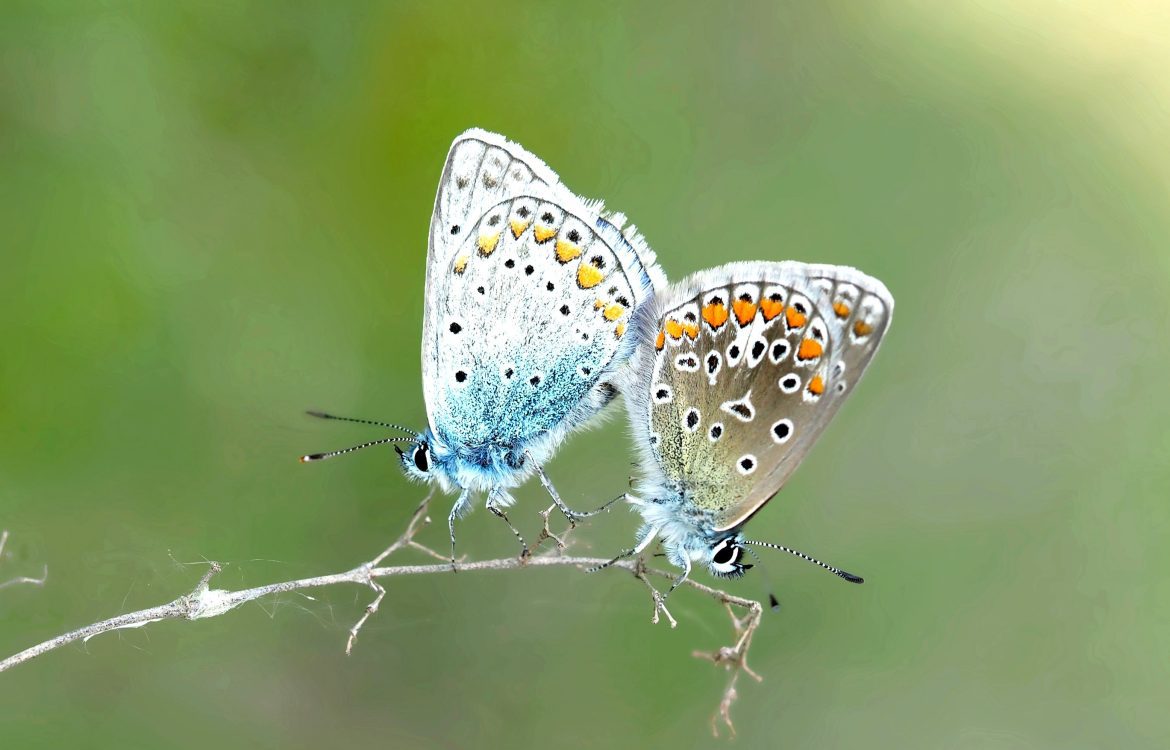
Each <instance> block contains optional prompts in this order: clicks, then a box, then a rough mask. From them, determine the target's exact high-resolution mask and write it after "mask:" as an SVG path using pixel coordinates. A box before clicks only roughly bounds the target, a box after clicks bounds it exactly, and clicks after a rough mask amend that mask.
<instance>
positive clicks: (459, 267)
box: [424, 195, 653, 461]
mask: <svg viewBox="0 0 1170 750" xmlns="http://www.w3.org/2000/svg"><path fill="white" fill-rule="evenodd" d="M606 234H607V231H605V230H604V229H603V228H600V227H598V226H596V225H594V224H591V223H589V222H587V220H585V219H583V218H582V217H580V216H578V215H576V214H574V213H571V212H570V211H568V210H566V208H565V207H564V206H561V205H559V204H557V203H555V202H552V201H550V200H546V199H544V198H542V197H541V196H535V195H521V196H518V197H515V198H512V199H509V200H506V201H504V202H501V203H499V204H497V205H495V206H492V207H490V208H489V209H488V210H487V211H486V213H485V214H484V216H483V217H482V218H481V219H480V220H479V221H478V222H476V223H474V224H473V225H471V226H469V227H468V235H467V237H466V238H465V240H464V243H463V244H462V245H461V246H460V247H459V248H458V249H457V251H456V252H455V253H454V254H453V256H452V257H451V259H450V261H449V262H448V263H447V264H446V265H445V266H444V267H441V268H436V269H435V273H436V274H437V275H440V274H441V275H442V276H443V277H444V283H443V288H444V289H445V290H446V291H445V294H444V295H443V296H442V297H441V298H440V299H437V300H435V306H434V310H433V315H434V316H435V317H434V319H433V323H434V325H432V326H430V327H429V328H428V330H427V331H425V332H424V336H426V337H429V338H427V339H426V340H425V341H424V350H426V351H430V352H433V357H432V360H431V361H432V365H433V366H432V369H431V376H430V377H428V378H427V382H426V384H425V387H426V389H427V401H428V404H429V406H430V408H431V410H432V422H431V424H432V428H433V429H434V430H435V432H436V434H437V435H438V436H439V437H440V439H442V440H443V441H444V442H445V443H446V444H447V445H449V446H452V447H457V449H458V450H462V451H464V452H465V453H466V455H465V456H464V458H465V459H466V460H471V461H477V460H484V461H487V460H489V459H490V458H491V455H492V454H493V452H495V453H498V452H499V451H500V450H501V449H509V448H513V447H514V448H522V447H524V446H525V445H526V444H528V443H531V442H532V441H539V440H542V439H543V438H551V439H552V442H553V443H554V444H555V442H556V441H557V440H558V439H559V436H560V435H562V434H563V433H564V432H565V431H567V430H568V429H570V428H571V427H572V426H574V425H575V424H576V423H578V422H579V421H581V419H583V418H585V417H587V416H589V415H590V414H591V413H592V412H593V411H596V410H597V409H599V408H601V406H603V405H604V404H605V403H606V402H608V400H609V398H608V397H607V396H606V394H605V393H602V392H601V391H602V390H604V389H603V388H602V386H603V382H604V381H605V380H606V379H607V378H608V377H610V376H612V374H613V368H614V367H615V363H620V362H623V361H624V360H625V359H627V358H628V356H629V354H630V352H631V351H632V349H633V345H634V338H635V337H634V336H633V334H632V333H631V332H630V322H631V318H632V315H633V312H634V310H635V308H636V306H637V305H638V304H640V303H643V302H648V301H649V300H650V299H651V297H652V295H653V289H652V286H651V285H650V282H649V280H648V277H647V274H646V269H645V268H643V267H642V266H641V264H640V263H639V262H638V259H637V256H636V255H634V254H632V253H630V252H629V251H628V249H624V248H623V247H621V246H620V244H619V245H618V246H617V247H614V246H611V244H610V243H609V242H608V241H607V238H606ZM619 236H620V235H619ZM627 333H629V334H630V335H628V336H627ZM481 454H482V455H481Z"/></svg>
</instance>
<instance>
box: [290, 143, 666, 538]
mask: <svg viewBox="0 0 1170 750" xmlns="http://www.w3.org/2000/svg"><path fill="white" fill-rule="evenodd" d="M624 223H625V217H623V216H621V215H620V214H610V213H606V212H605V211H604V209H603V205H602V203H601V202H600V201H589V200H585V199H583V198H580V197H578V196H577V195H575V194H573V193H572V192H570V191H569V190H568V189H567V188H566V187H565V186H564V185H562V184H561V182H560V180H559V179H558V177H557V175H556V174H555V173H554V172H553V171H552V170H551V169H549V168H548V167H547V166H546V165H545V164H544V162H542V161H541V160H540V159H537V158H536V157H535V156H533V155H532V154H530V153H528V152H527V151H525V150H524V149H523V148H521V147H520V146H518V145H516V144H515V143H511V142H509V141H508V140H507V139H505V138H504V137H502V136H499V135H496V134H493V133H487V132H484V131H482V130H478V129H473V130H468V131H467V132H465V133H463V134H462V135H460V136H459V137H458V138H456V139H455V142H454V143H453V144H452V145H451V150H450V152H449V153H448V155H447V163H446V166H445V167H444V169H443V175H442V178H441V179H440V181H439V191H438V196H437V197H436V199H435V209H434V213H433V215H432V217H431V230H430V242H429V245H428V250H427V275H426V295H425V299H426V304H425V313H424V318H423V342H422V373H423V395H424V398H425V401H426V407H427V418H428V421H429V423H430V425H429V427H428V428H427V429H425V430H423V431H421V432H414V431H412V430H408V429H406V428H402V427H397V426H396V425H391V424H388V423H378V422H373V421H371V420H356V419H348V418H344V417H332V416H331V415H323V414H318V416H324V417H328V418H335V419H346V420H347V421H356V422H364V423H367V424H380V425H382V426H386V427H392V428H395V429H400V430H403V431H405V432H407V433H409V434H410V437H408V438H397V437H394V438H385V439H383V440H376V441H372V442H370V443H366V444H363V445H361V446H355V448H350V449H346V450H343V451H334V452H331V453H323V454H314V455H311V456H305V457H304V458H303V459H302V460H305V461H312V460H319V459H322V458H329V457H332V456H334V455H340V454H342V453H348V452H350V451H352V450H356V449H357V448H362V447H366V446H368V445H378V444H382V443H388V442H407V443H410V444H411V445H410V447H409V448H408V449H406V450H402V449H399V448H398V447H397V446H395V448H396V450H398V453H399V456H400V460H401V463H402V468H403V470H404V471H405V472H406V475H407V476H408V477H410V478H412V479H417V480H421V481H425V482H436V483H438V485H439V486H440V487H441V488H442V489H443V490H444V491H445V492H458V499H457V500H456V501H455V504H454V506H453V507H452V509H451V513H450V515H449V516H448V526H449V529H450V532H451V556H452V561H454V557H455V519H456V518H457V517H459V516H461V515H463V514H464V513H466V512H468V511H469V510H470V509H471V507H472V497H473V495H474V494H475V493H486V495H487V507H488V509H489V510H491V511H492V512H493V513H494V514H495V515H497V516H499V517H501V518H502V519H504V521H505V522H508V525H509V527H511V526H512V525H511V522H509V521H508V518H507V516H506V514H505V512H504V509H505V508H507V507H509V506H511V505H512V503H513V502H514V498H513V497H512V495H511V494H510V493H509V490H510V489H511V488H513V487H516V486H518V485H520V484H522V483H523V482H524V481H525V480H526V479H527V478H528V477H529V476H530V475H532V474H533V473H535V474H537V475H538V476H539V477H540V481H541V483H542V484H543V485H544V487H545V489H546V490H547V491H548V493H549V495H550V496H551V497H552V499H553V501H554V502H555V503H556V505H557V506H558V507H559V508H560V509H561V511H562V512H563V513H564V514H565V515H566V516H567V517H569V518H570V519H571V520H572V519H575V518H578V517H580V516H581V515H584V514H577V513H574V512H573V511H572V510H570V509H569V508H568V507H567V506H566V505H565V503H564V502H563V501H562V500H561V498H560V496H559V494H558V493H557V491H556V489H555V488H554V487H553V484H552V482H551V481H550V480H549V478H548V476H547V475H546V474H545V472H544V469H543V468H542V465H543V464H544V463H546V462H547V461H548V460H549V459H550V458H551V457H552V455H553V453H554V452H555V451H556V449H557V447H558V446H559V445H560V443H561V442H562V441H564V440H565V438H566V437H567V436H568V435H569V433H571V432H573V431H574V430H576V429H578V428H580V427H582V426H584V425H585V424H586V423H587V422H589V421H590V420H591V419H592V418H593V417H595V416H596V415H597V414H598V413H599V412H600V411H601V410H602V409H603V408H604V407H605V406H606V405H608V404H609V402H610V401H612V400H613V398H614V396H615V395H616V390H615V387H614V385H613V384H612V383H611V381H612V380H613V379H614V378H615V376H616V375H617V373H618V372H619V371H620V370H621V369H622V367H623V366H624V365H625V364H626V362H627V361H628V360H629V358H630V356H631V354H632V353H633V350H634V346H635V343H636V342H635V336H634V335H633V329H632V325H631V321H632V319H633V316H634V313H635V311H636V310H638V309H639V308H640V306H642V305H643V304H646V303H648V302H649V301H651V300H652V299H653V296H654V292H655V289H656V288H661V287H663V286H665V276H664V275H663V273H662V271H661V270H660V269H659V268H658V266H657V264H656V262H655V257H654V253H653V252H652V251H651V250H650V248H649V247H648V246H647V245H646V243H645V241H644V240H643V239H642V238H641V237H640V236H639V235H638V234H637V232H636V230H635V229H634V227H633V226H629V227H627V228H625V229H624V230H623V229H622V226H623V224H624ZM512 531H513V533H515V534H516V536H517V538H518V539H520V542H521V545H522V546H524V540H523V539H522V538H521V537H520V534H519V533H518V532H517V531H516V529H515V528H514V527H512ZM524 549H525V550H527V547H526V546H525V547H524Z"/></svg>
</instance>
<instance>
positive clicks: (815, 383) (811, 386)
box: [808, 375, 825, 396]
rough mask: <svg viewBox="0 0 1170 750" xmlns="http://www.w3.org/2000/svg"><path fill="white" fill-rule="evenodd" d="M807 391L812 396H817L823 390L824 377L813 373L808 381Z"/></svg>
mask: <svg viewBox="0 0 1170 750" xmlns="http://www.w3.org/2000/svg"><path fill="white" fill-rule="evenodd" d="M808 392H809V393H811V394H812V395H814V396H819V395H821V394H822V393H824V392H825V379H824V378H822V377H821V376H820V375H813V378H812V380H810V381H808Z"/></svg>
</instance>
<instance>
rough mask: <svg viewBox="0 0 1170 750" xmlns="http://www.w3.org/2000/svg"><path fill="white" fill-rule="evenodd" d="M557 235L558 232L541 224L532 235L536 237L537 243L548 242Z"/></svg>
mask: <svg viewBox="0 0 1170 750" xmlns="http://www.w3.org/2000/svg"><path fill="white" fill-rule="evenodd" d="M556 233H557V230H555V229H553V228H552V227H546V226H543V225H541V224H537V225H536V226H535V227H534V228H533V230H532V235H533V236H534V237H536V241H537V242H548V241H549V240H551V239H552V238H553V235H555V234H556Z"/></svg>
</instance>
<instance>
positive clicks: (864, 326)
mask: <svg viewBox="0 0 1170 750" xmlns="http://www.w3.org/2000/svg"><path fill="white" fill-rule="evenodd" d="M871 333H873V326H871V325H870V324H869V323H866V322H865V321H864V320H859V321H857V322H856V323H854V324H853V335H854V336H856V337H858V338H862V337H864V336H868V335H869V334H871Z"/></svg>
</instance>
